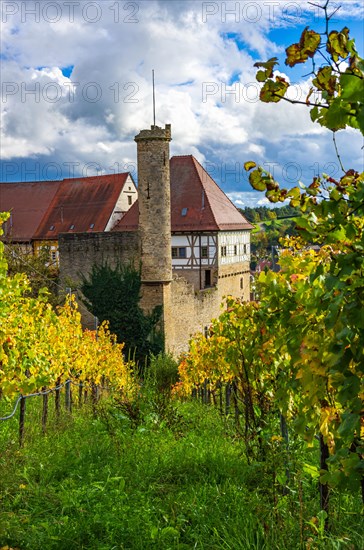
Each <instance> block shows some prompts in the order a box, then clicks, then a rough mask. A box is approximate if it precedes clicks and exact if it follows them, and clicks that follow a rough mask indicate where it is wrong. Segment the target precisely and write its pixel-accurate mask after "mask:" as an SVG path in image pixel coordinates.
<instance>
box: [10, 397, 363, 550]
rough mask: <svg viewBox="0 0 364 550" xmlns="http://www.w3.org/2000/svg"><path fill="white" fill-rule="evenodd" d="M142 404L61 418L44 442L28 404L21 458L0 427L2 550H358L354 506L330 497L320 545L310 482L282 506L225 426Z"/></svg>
mask: <svg viewBox="0 0 364 550" xmlns="http://www.w3.org/2000/svg"><path fill="white" fill-rule="evenodd" d="M149 398H150V395H149V397H148V398H147V397H146V398H144V399H145V400H146V401H145V400H144V401H142V402H141V403H140V404H139V411H138V414H130V411H129V413H128V411H127V410H126V409H125V407H124V406H123V405H122V404H121V403H117V402H113V401H104V402H102V403H101V405H100V407H99V411H98V415H97V417H94V416H93V414H92V411H91V410H88V408H87V407H83V409H82V410H76V411H74V413H73V414H72V415H69V414H68V413H66V412H65V411H64V412H63V413H62V417H61V420H60V422H59V423H58V424H57V423H56V421H55V419H54V418H53V419H52V418H51V419H50V424H49V428H48V431H47V433H46V435H44V436H43V435H42V434H41V432H40V429H39V426H40V404H39V402H38V403H37V402H36V400H34V401H33V402H31V403H30V404H29V407H28V411H27V413H28V417H27V424H26V439H25V442H24V446H23V447H22V448H20V449H19V446H18V442H17V425H16V419H14V420H12V421H8V422H5V423H2V425H1V428H2V429H3V431H2V432H1V435H0V453H1V454H0V471H1V476H0V497H1V500H0V548H1V547H2V546H6V545H8V546H9V547H11V548H19V549H21V550H26V549H30V550H44V549H47V550H52V549H57V550H73V549H77V550H80V549H90V550H91V549H92V550H96V549H97V550H113V549H133V550H134V549H135V550H137V549H140V550H142V549H143V550H148V549H158V550H168V549H181V550H182V549H195V548H196V549H204V550H210V549H211V550H213V549H223V550H230V549H231V550H239V549H244V550H246V549H249V550H250V549H252V550H254V549H256V550H264V549H267V550H268V549H269V550H271V549H272V550H273V549H282V550H283V549H284V550H286V549H287V550H290V549H292V550H294V549H299V548H304V549H307V550H314V549H325V550H330V549H332V550H334V549H335V550H341V549H349V550H356V549H358V550H359V549H360V550H361V548H362V547H363V545H362V542H363V540H362V539H361V536H360V535H361V533H362V532H363V518H362V516H360V513H359V512H356V511H357V510H360V503H359V498H358V499H356V498H354V497H350V496H349V495H337V496H335V495H334V497H333V518H334V521H333V525H332V534H331V535H330V536H326V535H325V534H324V533H323V532H322V531H320V515H319V514H318V512H319V509H318V498H317V488H316V487H315V485H314V484H313V483H312V482H311V481H310V480H303V481H302V483H301V489H300V491H298V490H297V489H292V490H291V491H290V492H289V494H288V495H286V496H282V494H281V493H280V492H279V490H278V489H277V487H276V486H275V481H274V477H272V476H271V475H270V472H271V470H272V468H271V467H269V465H268V466H267V465H266V464H251V465H248V464H247V462H246V460H245V458H244V457H245V454H244V448H243V445H242V442H241V440H239V439H238V438H236V437H235V436H234V430H233V426H232V425H230V420H229V419H228V420H226V419H222V418H220V416H219V414H218V412H217V411H216V410H214V409H213V408H212V407H209V406H206V405H205V406H203V405H201V404H200V403H198V402H188V403H176V404H174V405H171V404H170V403H169V402H163V400H161V399H159V400H158V399H157V400H156V402H157V405H158V404H159V405H158V406H156V403H155V402H154V404H153V406H150V400H149ZM0 408H1V407H0ZM1 412H2V411H1ZM134 412H135V411H134ZM358 497H359V495H358Z"/></svg>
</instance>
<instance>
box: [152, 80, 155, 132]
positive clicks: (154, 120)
mask: <svg viewBox="0 0 364 550" xmlns="http://www.w3.org/2000/svg"><path fill="white" fill-rule="evenodd" d="M152 80H153V125H154V126H155V86H154V69H152Z"/></svg>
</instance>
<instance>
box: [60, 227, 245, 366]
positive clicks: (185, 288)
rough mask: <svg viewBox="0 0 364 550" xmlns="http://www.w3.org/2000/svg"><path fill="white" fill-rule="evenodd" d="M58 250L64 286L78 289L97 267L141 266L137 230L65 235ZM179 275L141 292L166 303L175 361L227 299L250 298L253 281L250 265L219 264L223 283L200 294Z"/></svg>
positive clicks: (168, 337) (90, 323) (167, 332)
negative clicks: (194, 335) (82, 277)
mask: <svg viewBox="0 0 364 550" xmlns="http://www.w3.org/2000/svg"><path fill="white" fill-rule="evenodd" d="M59 251H60V274H61V281H62V284H63V286H72V287H73V288H75V287H77V285H78V284H79V283H80V280H81V274H83V275H87V274H89V273H90V272H91V270H92V267H93V265H95V264H96V265H102V264H103V263H108V265H110V267H116V266H117V264H118V263H120V264H124V265H125V264H127V263H130V262H132V263H134V265H135V266H136V267H138V266H139V262H140V241H139V238H138V234H137V233H136V232H124V233H123V232H115V233H79V234H65V235H61V236H60V238H59ZM179 275H182V273H181V271H178V276H177V274H176V272H174V277H173V280H172V282H171V283H167V284H164V285H158V284H157V285H153V284H151V285H150V288H149V287H148V289H147V288H146V286H145V285H143V289H142V293H145V292H148V301H150V304H149V305H150V307H152V306H154V305H157V303H161V304H164V326H165V337H166V349H167V350H168V351H171V352H172V353H173V354H174V355H175V356H176V357H178V356H179V355H180V354H181V353H182V352H183V351H187V349H188V341H189V338H190V337H191V336H192V335H193V334H194V333H195V332H197V331H204V329H205V327H208V326H209V324H210V322H211V320H212V319H213V318H216V317H218V316H219V314H220V313H221V311H222V309H221V305H222V302H223V299H224V297H225V296H227V295H233V296H236V297H239V298H241V297H243V299H244V300H249V283H250V278H249V277H250V276H249V265H248V263H242V264H241V263H240V264H232V265H229V266H222V267H221V266H220V268H219V279H218V285H217V286H216V287H211V288H209V289H205V290H201V291H196V290H195V288H194V285H193V284H191V283H190V282H188V281H187V280H186V279H185V278H184V277H183V275H182V276H179ZM241 279H243V284H242V283H241ZM241 284H242V286H243V288H241ZM161 293H162V295H161ZM144 298H145V297H144ZM81 311H82V317H83V322H84V324H85V325H86V326H89V327H90V328H93V327H94V318H93V317H92V316H91V315H87V314H86V312H85V311H84V308H82V309H81Z"/></svg>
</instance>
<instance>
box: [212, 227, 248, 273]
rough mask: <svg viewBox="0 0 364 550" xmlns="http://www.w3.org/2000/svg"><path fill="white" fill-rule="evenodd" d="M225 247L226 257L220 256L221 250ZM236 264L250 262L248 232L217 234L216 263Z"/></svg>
mask: <svg viewBox="0 0 364 550" xmlns="http://www.w3.org/2000/svg"><path fill="white" fill-rule="evenodd" d="M225 246H226V256H222V254H221V248H222V247H225ZM235 246H236V254H235V248H234V247H235ZM237 262H250V231H222V232H221V233H219V234H218V263H219V265H229V264H233V263H237Z"/></svg>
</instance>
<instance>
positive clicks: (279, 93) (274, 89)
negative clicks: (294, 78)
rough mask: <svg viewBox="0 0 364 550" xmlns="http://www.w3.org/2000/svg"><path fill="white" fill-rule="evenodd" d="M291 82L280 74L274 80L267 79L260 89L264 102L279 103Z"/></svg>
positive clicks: (261, 98)
mask: <svg viewBox="0 0 364 550" xmlns="http://www.w3.org/2000/svg"><path fill="white" fill-rule="evenodd" d="M288 87H289V83H288V82H287V81H286V80H285V79H284V78H281V77H280V76H276V79H275V81H274V80H267V81H266V83H265V84H264V86H263V88H262V89H261V90H260V100H261V101H263V102H264V103H278V101H280V100H281V99H282V97H283V96H284V94H285V93H286V91H287V89H288Z"/></svg>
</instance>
